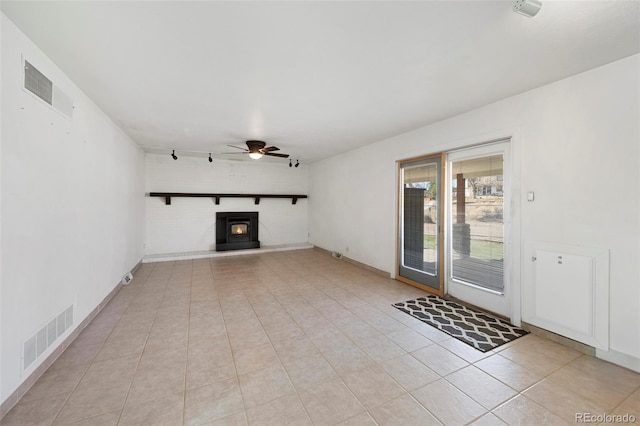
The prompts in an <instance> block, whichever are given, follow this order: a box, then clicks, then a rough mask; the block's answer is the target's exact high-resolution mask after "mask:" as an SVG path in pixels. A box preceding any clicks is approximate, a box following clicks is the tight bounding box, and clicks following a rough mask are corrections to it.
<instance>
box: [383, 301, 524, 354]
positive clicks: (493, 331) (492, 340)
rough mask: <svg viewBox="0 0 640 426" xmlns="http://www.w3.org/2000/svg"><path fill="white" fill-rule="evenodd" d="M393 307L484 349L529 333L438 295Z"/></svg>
mask: <svg viewBox="0 0 640 426" xmlns="http://www.w3.org/2000/svg"><path fill="white" fill-rule="evenodd" d="M392 306H393V307H394V308H397V309H400V310H401V311H402V312H405V313H407V314H409V315H411V316H412V317H414V318H417V319H419V320H420V321H422V322H424V323H427V324H429V325H431V326H433V327H435V328H437V329H438V330H440V331H444V332H445V333H447V334H449V335H451V336H452V337H455V338H456V339H458V340H460V341H462V342H464V343H466V344H467V345H470V346H473V347H474V348H476V349H477V350H479V351H482V352H487V351H490V350H491V349H494V348H497V347H498V346H501V345H504V344H505V343H508V342H510V341H512V340H515V339H517V338H518V337H522V336H524V335H525V334H529V332H528V331H525V330H523V329H521V328H518V327H516V326H514V325H511V324H509V323H508V322H506V321H503V320H501V319H499V318H495V317H493V316H491V315H489V314H485V313H483V312H477V311H474V310H472V309H469V308H467V307H466V306H463V305H461V304H459V303H455V302H450V301H447V300H444V299H441V298H439V297H438V296H428V297H419V298H417V299H415V300H408V301H406V302H401V303H394V304H393V305H392Z"/></svg>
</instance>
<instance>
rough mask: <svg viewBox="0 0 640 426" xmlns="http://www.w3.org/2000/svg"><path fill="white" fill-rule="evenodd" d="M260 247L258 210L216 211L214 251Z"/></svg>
mask: <svg viewBox="0 0 640 426" xmlns="http://www.w3.org/2000/svg"><path fill="white" fill-rule="evenodd" d="M252 248H260V241H258V212H217V213H216V251H227V250H245V249H252Z"/></svg>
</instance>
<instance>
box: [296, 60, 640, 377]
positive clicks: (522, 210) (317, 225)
mask: <svg viewBox="0 0 640 426" xmlns="http://www.w3.org/2000/svg"><path fill="white" fill-rule="evenodd" d="M639 75H640V71H639V56H638V55H635V56H632V57H629V58H626V59H623V60H621V61H618V62H615V63H612V64H609V65H606V66H603V67H600V68H597V69H594V70H591V71H588V72H585V73H582V74H579V75H576V76H574V77H571V78H568V79H565V80H562V81H558V82H556V83H553V84H549V85H547V86H544V87H541V88H539V89H535V90H532V91H530V92H527V93H524V94H521V95H519V96H514V97H511V98H508V99H505V100H503V101H500V102H497V103H494V104H491V105H488V106H485V107H483V108H479V109H477V110H474V111H471V112H469V113H466V114H463V115H460V116H457V117H454V118H451V119H449V120H446V121H442V122H439V123H436V124H433V125H430V126H427V127H424V128H421V129H418V130H416V131H413V132H410V133H406V134H403V135H400V136H397V137H394V138H391V139H387V140H384V141H381V142H379V143H376V144H373V145H369V146H367V147H365V148H361V149H358V150H355V151H351V152H349V153H346V154H344V155H340V156H337V157H333V158H330V159H327V160H324V161H321V162H318V163H315V164H313V165H312V166H311V168H310V172H309V174H310V177H309V180H310V182H309V191H310V194H311V198H310V201H309V203H310V205H309V211H310V218H309V230H310V238H309V241H310V242H311V243H312V244H315V245H318V246H320V247H323V248H326V249H328V250H335V251H340V252H343V253H345V254H346V255H347V256H349V257H351V258H353V259H355V260H358V261H360V262H363V263H366V264H368V265H371V266H373V267H376V268H379V269H382V270H385V271H389V272H392V271H393V269H394V267H395V264H394V262H395V247H396V245H395V232H396V230H395V226H396V225H395V209H396V199H395V196H396V189H395V179H396V164H395V160H398V159H402V158H410V157H413V156H417V155H422V154H428V153H432V152H438V151H446V150H449V149H453V148H457V147H461V146H465V145H469V144H472V143H479V142H482V141H488V140H491V139H495V138H499V137H504V136H513V137H514V148H515V157H516V158H515V159H514V160H515V161H514V163H515V164H514V170H513V172H514V174H515V176H516V179H517V181H516V182H515V189H516V193H515V194H514V199H515V203H514V205H513V206H512V207H513V211H514V214H515V216H514V225H515V226H516V228H517V229H516V231H519V232H520V238H519V239H518V238H517V235H516V239H512V241H511V243H515V245H514V246H513V247H512V249H513V250H514V251H515V252H516V253H518V256H519V253H520V248H521V244H523V243H524V242H525V241H528V240H537V241H546V242H554V243H561V244H575V245H584V246H590V247H597V248H606V249H610V251H611V264H610V285H611V288H610V304H611V306H610V312H611V314H610V345H611V351H612V353H615V354H617V355H619V357H618V358H620V359H626V360H627V361H630V362H628V363H627V365H628V366H631V367H632V368H636V369H638V368H640V289H639V286H638V283H639V282H640V269H639V268H640V267H639V263H640V262H638V259H639V258H640V247H639V245H638V241H639V240H640V221H639V220H638V219H639V211H640V201H639V200H640V197H639V194H638V190H637V187H638V185H639V184H640V174H639V170H640V152H639V150H640V129H639V127H640V120H639V118H640V107H639V93H640V87H639V79H640V78H639ZM530 190H532V191H535V194H536V201H535V202H533V203H528V202H527V201H526V192H527V191H530ZM347 247H348V248H347ZM517 261H518V262H517V263H518V264H520V261H521V259H517ZM514 278H515V279H516V280H522V276H521V268H519V267H518V268H517V269H516V276H515V277H514ZM514 284H516V285H518V283H517V282H516V283H514ZM600 355H601V356H603V357H607V356H608V355H607V354H600ZM625 357H626V358H625ZM609 358H614V357H613V356H609ZM634 366H635V367H634Z"/></svg>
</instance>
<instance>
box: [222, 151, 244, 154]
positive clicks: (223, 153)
mask: <svg viewBox="0 0 640 426" xmlns="http://www.w3.org/2000/svg"><path fill="white" fill-rule="evenodd" d="M220 154H222V155H226V154H229V155H238V154H250V152H249V151H244V152H221V153H220Z"/></svg>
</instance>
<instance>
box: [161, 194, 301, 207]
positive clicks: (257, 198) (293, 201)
mask: <svg viewBox="0 0 640 426" xmlns="http://www.w3.org/2000/svg"><path fill="white" fill-rule="evenodd" d="M149 196H150V197H164V202H165V204H166V205H168V206H169V205H171V198H172V197H197V198H203V197H204V198H214V199H215V200H216V204H220V198H253V199H254V200H255V203H256V204H260V199H261V198H291V204H296V203H297V202H298V198H307V196H306V195H299V194H298V195H292V194H205V193H201V192H150V193H149Z"/></svg>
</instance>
